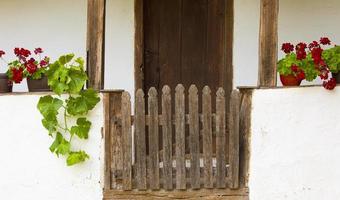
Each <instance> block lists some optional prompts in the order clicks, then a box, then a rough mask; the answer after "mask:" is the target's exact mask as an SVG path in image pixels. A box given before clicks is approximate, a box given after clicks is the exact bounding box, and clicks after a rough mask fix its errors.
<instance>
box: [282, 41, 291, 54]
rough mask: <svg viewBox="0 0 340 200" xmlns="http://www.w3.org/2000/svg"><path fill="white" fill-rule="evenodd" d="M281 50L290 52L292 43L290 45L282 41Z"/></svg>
mask: <svg viewBox="0 0 340 200" xmlns="http://www.w3.org/2000/svg"><path fill="white" fill-rule="evenodd" d="M281 50H282V51H283V52H285V53H287V54H288V53H291V52H292V51H294V45H292V44H291V43H283V44H282V48H281Z"/></svg>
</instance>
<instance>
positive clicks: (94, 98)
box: [67, 89, 100, 116]
mask: <svg viewBox="0 0 340 200" xmlns="http://www.w3.org/2000/svg"><path fill="white" fill-rule="evenodd" d="M99 101H100V98H99V97H98V93H97V92H96V91H95V90H93V89H88V90H83V91H81V92H80V96H79V97H76V98H74V97H70V99H69V100H68V101H67V112H68V113H69V114H70V115H73V116H77V115H85V114H87V113H88V112H89V111H90V110H92V109H93V108H94V107H95V106H96V105H97V103H98V102H99Z"/></svg>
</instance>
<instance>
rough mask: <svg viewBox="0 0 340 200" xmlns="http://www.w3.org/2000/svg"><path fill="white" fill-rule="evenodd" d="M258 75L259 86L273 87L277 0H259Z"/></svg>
mask: <svg viewBox="0 0 340 200" xmlns="http://www.w3.org/2000/svg"><path fill="white" fill-rule="evenodd" d="M260 7H261V12H260V13H261V16H260V36H259V42H260V46H259V77H258V85H259V86H261V87H275V86H276V76H277V69H276V65H277V64H276V63H277V54H278V52H277V51H278V48H277V47H278V12H279V0H261V6H260Z"/></svg>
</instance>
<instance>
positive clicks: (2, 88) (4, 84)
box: [0, 73, 13, 93]
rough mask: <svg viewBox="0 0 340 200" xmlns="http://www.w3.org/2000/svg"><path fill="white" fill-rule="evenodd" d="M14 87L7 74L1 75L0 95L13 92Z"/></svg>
mask: <svg viewBox="0 0 340 200" xmlns="http://www.w3.org/2000/svg"><path fill="white" fill-rule="evenodd" d="M12 88H13V85H12V84H10V83H9V80H8V77H7V74H5V73H0V93H8V92H12Z"/></svg>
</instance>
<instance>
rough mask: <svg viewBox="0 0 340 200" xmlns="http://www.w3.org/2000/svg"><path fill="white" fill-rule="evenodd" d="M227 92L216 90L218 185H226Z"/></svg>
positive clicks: (219, 186) (220, 89)
mask: <svg viewBox="0 0 340 200" xmlns="http://www.w3.org/2000/svg"><path fill="white" fill-rule="evenodd" d="M225 120H226V118H225V92H224V90H223V88H219V89H218V90H217V92H216V187H217V188H225V187H226V180H225V179H226V173H225V172H226V160H225V153H226V152H225V145H226V137H225V135H226V128H225V124H226V123H225Z"/></svg>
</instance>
